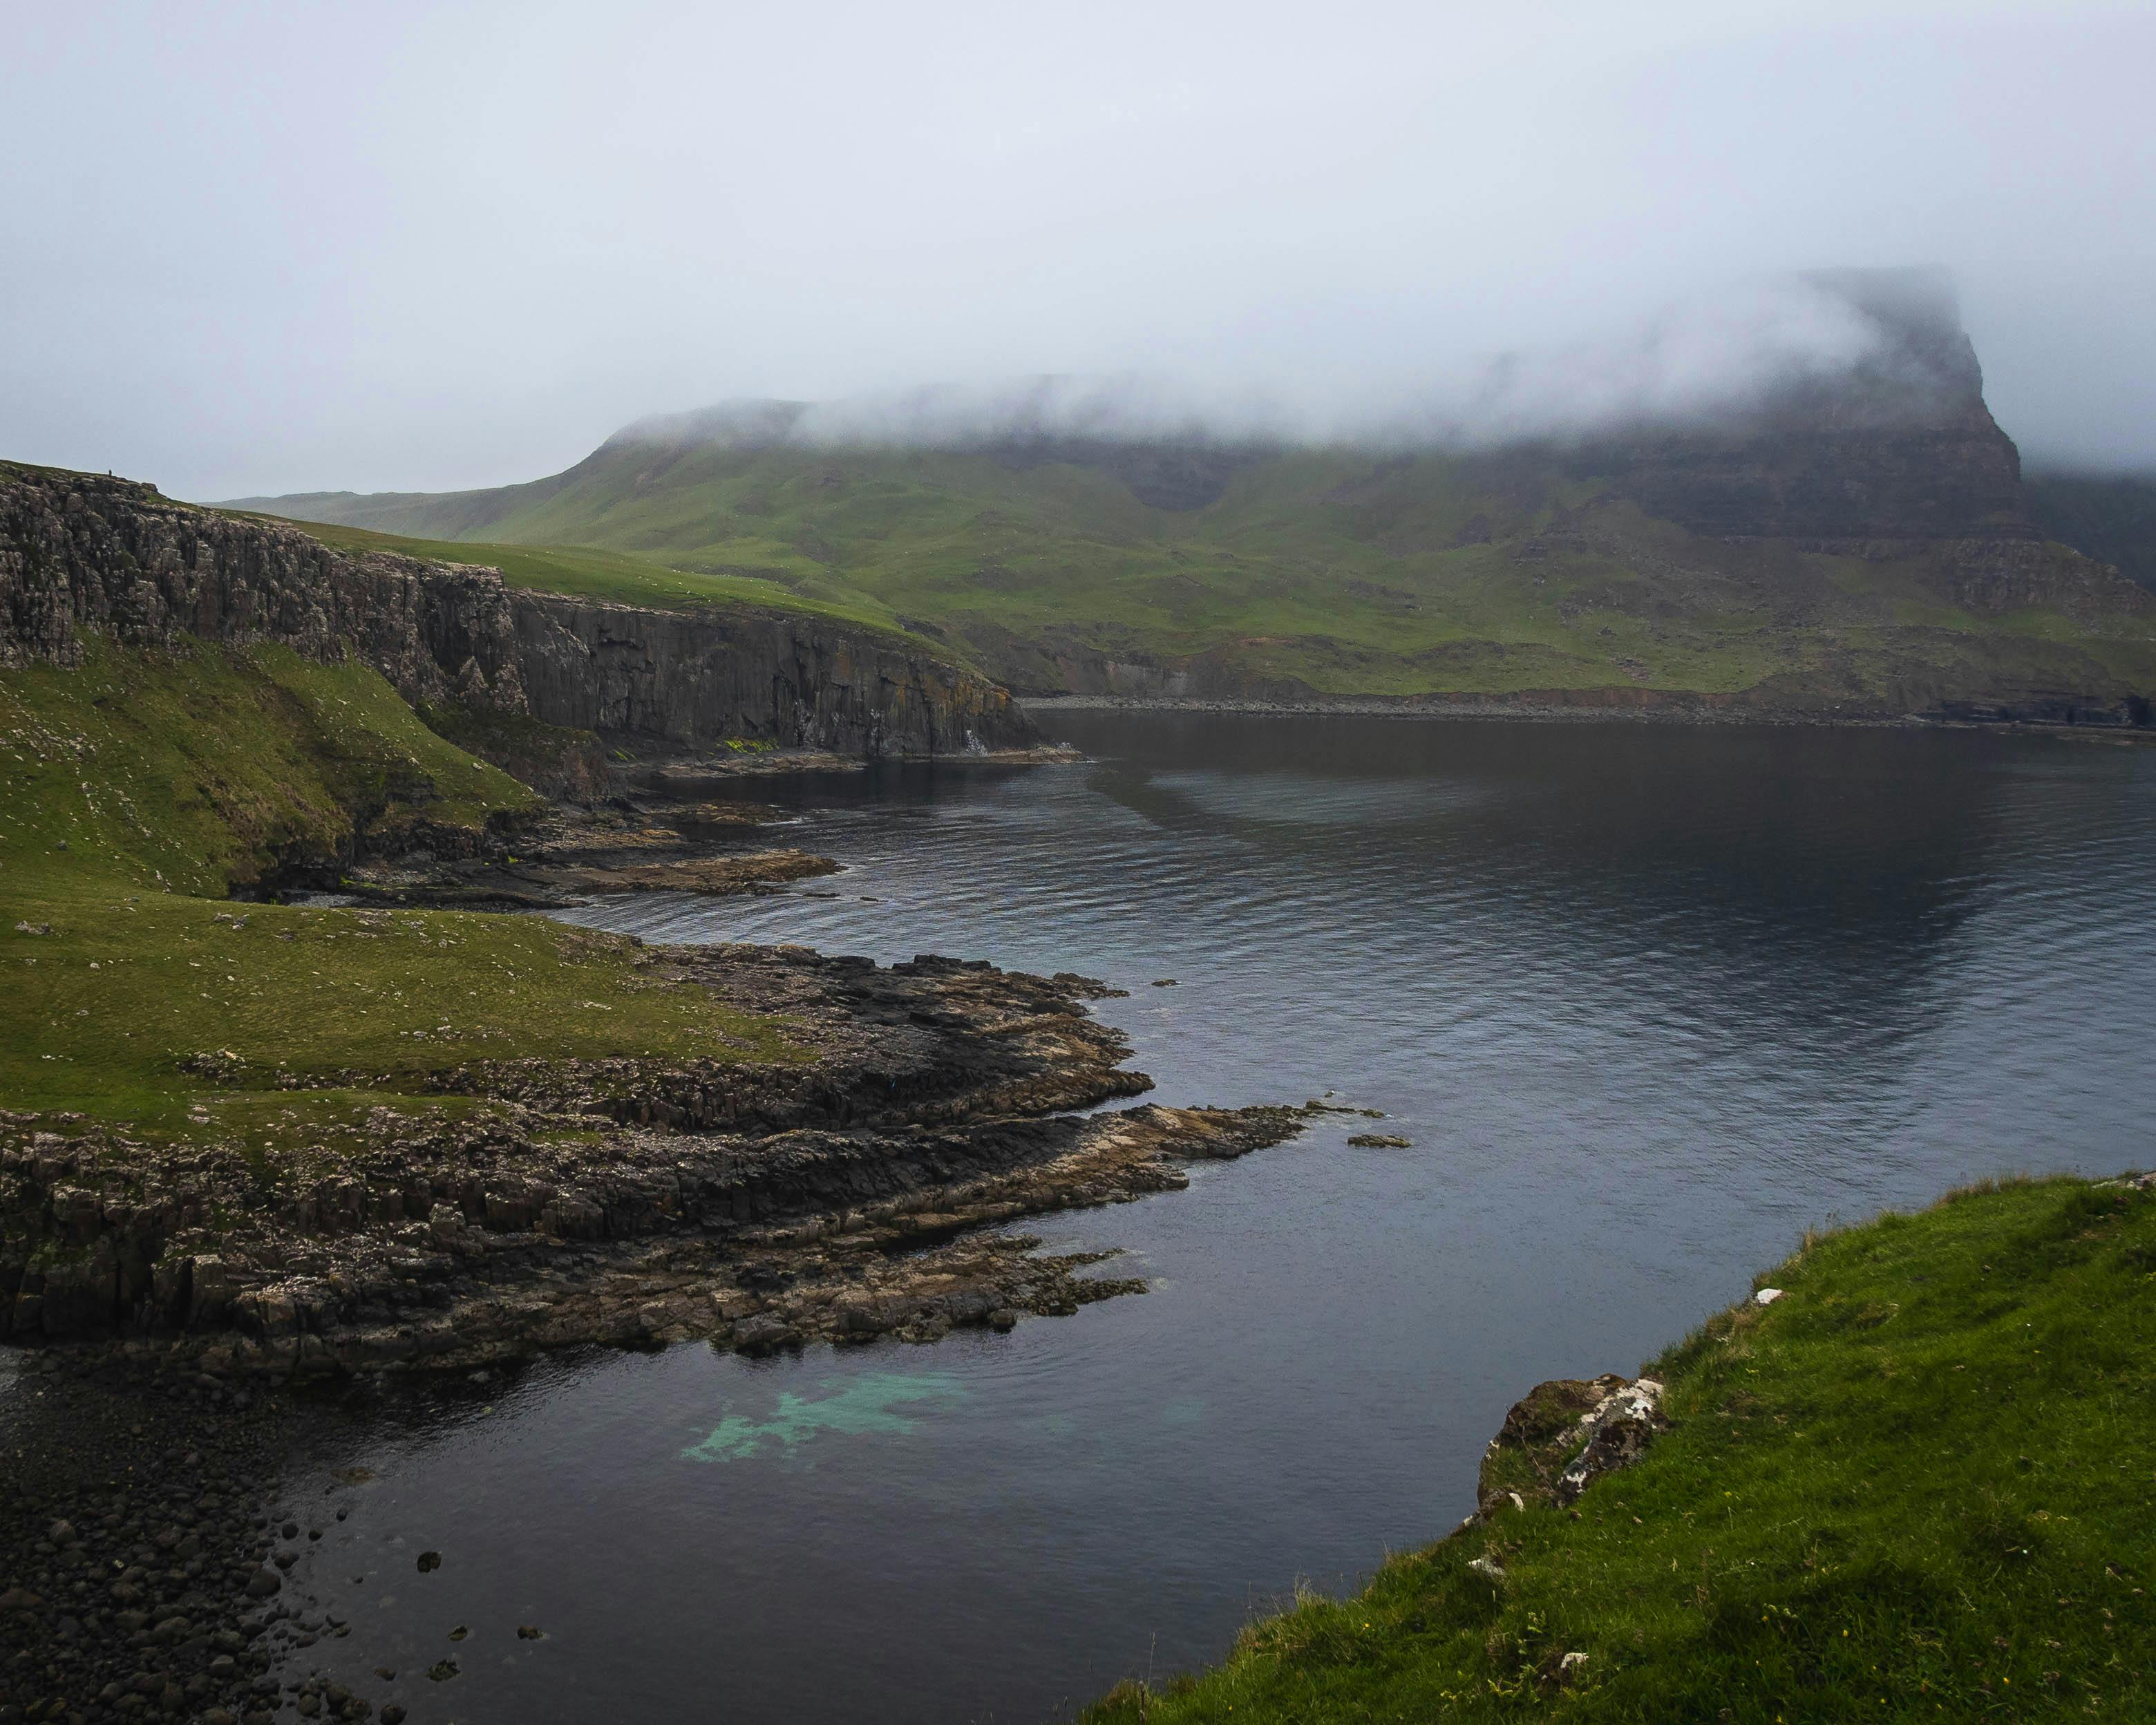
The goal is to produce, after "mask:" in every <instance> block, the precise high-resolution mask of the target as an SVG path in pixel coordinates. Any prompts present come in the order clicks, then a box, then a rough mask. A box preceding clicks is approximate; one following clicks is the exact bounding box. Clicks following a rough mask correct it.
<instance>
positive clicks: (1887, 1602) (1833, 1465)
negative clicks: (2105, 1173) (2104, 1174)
mask: <svg viewBox="0 0 2156 1725" xmlns="http://www.w3.org/2000/svg"><path fill="white" fill-rule="evenodd" d="M2152 1268H2156V1193H2151V1192H2149V1191H2147V1190H2133V1189H2128V1188H2124V1187H2119V1186H2112V1187H2104V1186H2099V1185H2092V1184H2091V1183H2087V1182H2085V1181H2081V1180H2074V1179H2052V1180H2046V1181H2041V1182H2035V1183H2014V1184H2010V1185H2005V1186H2003V1187H1998V1188H1990V1189H1981V1190H1979V1191H1975V1192H1969V1193H1963V1194H1958V1195H1957V1196H1955V1197H1954V1198H1952V1199H1948V1201H1947V1202H1946V1203H1944V1204H1940V1205H1939V1206H1938V1207H1937V1208H1935V1209H1930V1210H1928V1211H1925V1212H1923V1213H1922V1214H1918V1215H1914V1216H1902V1215H1888V1216H1885V1217H1882V1218H1881V1219H1879V1220H1877V1221H1876V1222H1873V1223H1871V1224H1868V1225H1866V1226H1864V1227H1861V1228H1855V1229H1851V1230H1847V1231H1845V1232H1842V1233H1839V1234H1835V1235H1830V1236H1828V1237H1826V1238H1825V1239H1824V1240H1815V1241H1813V1242H1809V1243H1808V1245H1807V1246H1806V1248H1805V1250H1803V1251H1801V1252H1799V1254H1798V1255H1796V1256H1795V1257H1794V1258H1792V1259H1790V1260H1789V1261H1788V1262H1787V1263H1785V1264H1784V1265H1782V1266H1780V1267H1779V1268H1778V1269H1777V1270H1775V1271H1774V1272H1772V1274H1771V1275H1770V1276H1767V1277H1764V1278H1763V1281H1768V1282H1771V1283H1772V1284H1773V1285H1774V1286H1776V1287H1779V1288H1780V1289H1781V1290H1783V1291H1784V1296H1783V1297H1782V1298H1780V1299H1779V1300H1778V1301H1776V1302H1775V1303H1774V1304H1772V1305H1770V1306H1768V1307H1765V1308H1761V1307H1758V1306H1757V1305H1755V1304H1753V1302H1751V1301H1746V1302H1745V1303H1744V1304H1743V1305H1742V1306H1740V1307H1737V1308H1736V1309H1735V1310H1734V1311H1732V1312H1725V1313H1723V1314H1722V1315H1721V1316H1719V1317H1717V1318H1715V1319H1714V1320H1713V1321H1712V1322H1710V1323H1708V1324H1707V1326H1706V1327H1705V1328H1704V1329H1702V1331H1700V1332H1698V1333H1697V1334H1696V1335H1694V1336H1693V1337H1691V1339H1690V1340H1688V1341H1686V1343H1683V1344H1682V1345H1681V1346H1680V1347H1677V1348H1673V1349H1671V1351H1670V1352H1669V1353H1667V1354H1666V1355H1665V1356H1664V1357H1663V1358H1662V1359H1661V1361H1660V1362H1659V1363H1657V1365H1656V1366H1655V1368H1653V1372H1652V1375H1654V1376H1655V1377H1657V1378H1661V1379H1662V1380H1663V1381H1664V1382H1665V1384H1666V1386H1667V1394H1666V1399H1665V1401H1664V1406H1665V1408H1666V1409H1667V1411H1668V1413H1669V1414H1670V1416H1671V1420H1673V1421H1674V1425H1673V1428H1672V1429H1671V1430H1670V1431H1668V1432H1666V1433H1665V1434H1664V1435H1662V1436H1661V1437H1660V1438H1658V1439H1656V1440H1655V1443H1654V1444H1653V1445H1652V1446H1651V1447H1650V1449H1649V1450H1647V1452H1646V1454H1645V1457H1644V1458H1643V1459H1642V1460H1641V1461H1640V1462H1639V1463H1638V1464H1637V1465H1636V1466H1634V1467H1632V1468H1631V1469H1630V1470H1627V1471H1622V1472H1618V1473H1614V1474H1612V1475H1609V1476H1606V1477H1604V1478H1603V1479H1600V1480H1599V1481H1595V1482H1594V1484H1593V1485H1591V1486H1589V1487H1588V1489H1587V1491H1585V1493H1584V1495H1583V1496H1582V1497H1580V1499H1579V1502H1578V1504H1577V1506H1576V1507H1573V1509H1570V1510H1566V1509H1561V1508H1558V1507H1553V1506H1552V1505H1550V1504H1548V1503H1547V1502H1534V1501H1532V1500H1530V1501H1527V1502H1526V1504H1525V1507H1522V1508H1518V1509H1512V1508H1504V1509H1500V1510H1499V1511H1498V1512H1496V1514H1494V1515H1493V1516H1492V1517H1491V1518H1490V1519H1489V1520H1488V1521H1487V1522H1484V1523H1481V1524H1480V1525H1476V1526H1471V1527H1466V1528H1464V1529H1462V1530H1461V1531H1460V1532H1456V1533H1455V1534H1454V1535H1452V1537H1451V1538H1448V1539H1445V1540H1444V1541H1442V1542H1441V1543H1438V1544H1436V1545H1434V1546H1431V1547H1429V1548H1426V1549H1424V1550H1422V1551H1419V1552H1412V1553H1401V1554H1399V1555H1397V1556H1395V1557H1394V1558H1390V1559H1389V1561H1387V1562H1386V1563H1385V1564H1384V1565H1383V1568H1380V1569H1379V1570H1378V1574H1377V1576H1376V1579H1374V1580H1373V1582H1372V1583H1371V1584H1370V1586H1369V1587H1368V1589H1366V1590H1365V1591H1364V1592H1363V1593H1362V1594H1358V1595H1356V1596H1355V1597H1353V1598H1351V1599H1344V1600H1332V1599H1318V1598H1309V1599H1305V1600H1304V1601H1302V1602H1301V1603H1300V1604H1298V1605H1297V1606H1296V1609H1292V1610H1291V1611H1289V1612H1287V1613H1286V1615H1281V1616H1278V1617H1272V1618H1268V1619H1265V1620H1261V1621H1259V1622H1256V1623H1254V1624H1253V1625H1251V1626H1250V1628H1249V1629H1248V1630H1245V1632H1244V1634H1243V1635H1242V1637H1241V1639H1240V1641H1239V1643H1238V1644H1237V1645H1236V1647H1235V1651H1234V1653H1233V1654H1232V1656H1230V1657H1229V1659H1228V1660H1227V1661H1226V1662H1225V1663H1224V1664H1223V1665H1222V1666H1220V1667H1219V1669H1218V1670H1217V1671H1211V1672H1209V1673H1206V1674H1204V1675H1202V1676H1184V1677H1181V1678H1178V1679H1175V1680H1173V1681H1168V1682H1166V1683H1163V1684H1159V1685H1157V1686H1151V1687H1147V1686H1142V1685H1140V1684H1137V1683H1135V1682H1132V1683H1127V1684H1125V1685H1123V1686H1122V1687H1121V1688H1119V1689H1118V1690H1116V1692H1114V1693H1113V1694H1112V1695H1111V1696H1110V1697H1107V1698H1106V1700H1104V1701H1103V1702H1101V1704H1100V1705H1098V1706H1096V1707H1094V1708H1092V1709H1091V1711H1089V1712H1086V1714H1084V1715H1083V1716H1082V1717H1083V1719H1084V1721H1085V1722H1086V1725H1276V1722H1277V1725H1373V1722H1378V1721H1423V1720H1439V1719H1445V1720H1460V1721H1472V1720H1486V1721H1496V1720H1513V1719H1547V1718H1561V1719H1567V1720H1578V1721H1580V1722H1582V1725H1585V1722H1589V1721H1594V1722H1604V1721H1607V1722H1613V1725H1614V1722H1617V1721H1625V1722H1642V1725H1645V1722H1660V1721H1677V1720H1683V1721H1691V1720H1698V1721H1709V1722H1711V1721H1717V1720H1725V1719H1726V1720H1743V1721H1747V1722H1751V1721H1758V1722H1768V1721H1787V1722H1789V1725H1797V1722H1799V1721H1827V1720H1854V1719H1866V1720H1878V1721H1881V1722H1882V1725H1884V1722H1894V1721H1917V1720H1927V1721H1930V1720H1969V1719H2002V1720H2004V1719H2021V1720H2033V1719H2062V1718H2068V1717H2074V1718H2102V1719H2120V1720H2124V1719H2148V1718H2150V1717H2156V1701H2152V1697H2156V1669H2152V1656H2156V1601H2152V1595H2151V1594H2150V1592H2149V1589H2151V1588H2152V1587H2156V1486H2152V1483H2151V1482H2152V1480H2156V1440H2152V1438H2151V1435H2150V1429H2149V1425H2148V1419H2147V1408H2148V1397H2149V1395H2150V1394H2151V1392H2152V1391H2156V1373H2152V1370H2151V1353H2150V1349H2149V1338H2150V1337H2151V1335H2152V1334H2156V1331H2152V1330H2151V1327H2150V1321H2151V1316H2152V1314H2151V1311H2150V1301H2151V1292H2152V1286H2156V1283H2152ZM1530 1489H1532V1488H1530Z"/></svg>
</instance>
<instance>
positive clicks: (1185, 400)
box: [618, 271, 1966, 449]
mask: <svg viewBox="0 0 2156 1725" xmlns="http://www.w3.org/2000/svg"><path fill="white" fill-rule="evenodd" d="M1965 347H1966V344H1965V338H1963V336H1961V333H1960V327H1959V322H1958V313H1957V312H1956V311H1955V310H1954V305H1953V291H1952V289H1951V286H1950V285H1949V284H1948V282H1947V281H1946V280H1945V279H1944V277H1943V276H1942V275H1938V274H1936V273H1933V272H1929V271H1851V272H1821V273H1819V274H1817V275H1808V276H1800V277H1794V278H1785V279H1782V280H1753V281H1748V282H1744V283H1740V284H1736V285H1732V286H1729V287H1727V288H1724V289H1722V290H1717V291H1713V292H1706V291H1702V292H1698V293H1695V294H1692V295H1687V296H1686V297H1685V298H1684V299H1682V300H1679V301H1676V302H1675V303H1672V304H1671V305H1667V306H1666V307H1665V308H1663V309H1662V310H1661V311H1658V312H1656V313H1655V314H1654V315H1653V316H1651V317H1650V318H1648V319H1646V320H1645V321H1643V322H1640V323H1638V324H1635V326H1632V327H1630V328H1627V329H1621V330H1615V331H1609V332H1607V333H1605V334H1603V335H1601V336H1595V337H1591V338H1585V339H1581V340H1578V341H1571V342H1568V343H1565V344H1563V345H1562V346H1556V347H1549V348H1547V349H1542V350H1530V351H1527V352H1517V353H1510V354H1506V355H1502V356H1500V357H1495V358H1491V359H1487V360H1484V361H1482V362H1479V363H1472V364H1467V365H1463V366H1460V367H1455V368H1453V369H1452V370H1450V371H1445V370H1442V369H1438V368H1431V369H1430V370H1427V371H1424V372H1422V373H1420V374H1419V375H1410V376H1405V377H1403V376H1400V375H1398V374H1394V375H1392V376H1389V377H1377V376H1363V377H1354V376H1342V375H1337V374H1336V375H1331V376H1327V375H1322V374H1320V375H1316V376H1311V375H1306V376H1304V377H1300V378H1298V377H1280V378H1276V379H1272V380H1270V381H1242V382H1224V381H1223V382H1208V381H1206V380H1204V379H1203V378H1199V377H1177V376H1174V375H1171V374H1165V373H1152V374H1139V373H1136V372H1128V373H1123V374H1121V375H1116V376H1105V377H1029V378H1023V379H1018V380H1014V381H1009V382H1001V383H986V384H961V383H951V384H941V385H924V386H921V387H918V388H910V389H904V390H894V391H887V392H883V393H871V394H863V395H859V396H852V397H847V398H841V399H839V400H835V401H829V402H814V403H788V402H771V401H740V402H731V403H721V404H720V405H718V406H716V407H712V408H704V409H701V410H698V411H696V412H692V413H678V414H667V415H659V416H654V417H653V418H647V419H644V420H640V421H639V422H637V423H636V424H633V425H631V426H629V427H627V428H625V429H624V430H623V431H622V432H621V433H619V434H618V440H619V441H622V442H629V443H649V444H684V443H689V444H710V443H716V444H740V445H748V446H757V445H769V444H793V445H798V446H806V447H827V448H837V447H849V446H851V447H859V446H862V445H869V446H892V445H896V446H901V447H911V448H922V449H963V448H969V447H980V446H983V445H998V444H1023V443H1030V442H1039V441H1072V440H1075V441H1090V442H1118V443H1124V442H1136V443H1161V442H1168V443H1210V444H1285V445H1296V444H1354V445H1378V446H1383V447H1395V446H1401V447H1414V446H1420V447H1428V446H1440V447H1445V446H1461V445H1482V444H1501V443H1512V442H1521V441H1527V440H1530V439H1548V438H1572V437H1580V436H1589V435H1594V434H1599V433H1604V432H1609V431H1611V430H1615V429H1622V428H1625V427H1631V426H1641V425H1684V424H1697V423H1700V422H1702V421H1708V420H1715V419H1722V418H1728V417H1730V416H1732V415H1741V414H1744V413H1751V412H1755V411H1758V410H1760V409H1762V408H1766V407H1768V406H1771V405H1772V404H1773V403H1776V402H1778V401H1782V400H1787V399H1789V398H1795V397H1801V396H1805V395H1810V394H1815V393H1818V392H1820V391H1841V390H1845V388H1847V387H1848V386H1849V384H1850V383H1851V382H1852V381H1855V380H1859V379H1861V380H1862V381H1863V382H1865V383H1866V384H1867V385H1869V386H1872V387H1873V388H1874V389H1875V391H1876V390H1877V389H1878V388H1879V386H1884V387H1885V388H1884V393H1885V395H1886V397H1888V398H1891V400H1892V403H1895V404H1896V405H1897V406H1898V407H1900V408H1903V409H1905V410H1909V411H1921V410H1922V409H1923V408H1925V407H1926V406H1927V405H1928V403H1931V402H1932V401H1933V399H1934V398H1937V397H1938V396H1939V395H1941V394H1943V393H1948V392H1950V391H1951V390H1953V388H1956V387H1957V386H1958V384H1959V383H1960V382H1962V381H1963V380H1962V379H1961V378H1960V377H1958V376H1957V375H1956V366H1957V362H1959V361H1960V360H1961V359H1962V358H1963V355H1964V353H1965Z"/></svg>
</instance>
